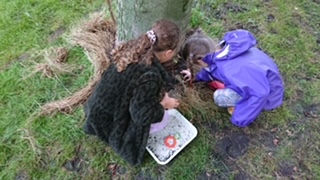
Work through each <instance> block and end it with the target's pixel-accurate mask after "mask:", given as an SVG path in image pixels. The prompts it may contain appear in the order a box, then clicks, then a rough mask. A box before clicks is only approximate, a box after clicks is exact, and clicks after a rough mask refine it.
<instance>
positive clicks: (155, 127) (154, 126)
mask: <svg viewBox="0 0 320 180" xmlns="http://www.w3.org/2000/svg"><path fill="white" fill-rule="evenodd" d="M168 122H169V114H168V112H167V110H165V111H164V115H163V118H162V120H161V121H160V122H158V123H153V124H151V127H150V131H149V133H150V134H151V133H154V132H157V131H160V130H161V129H163V128H164V127H166V126H167V124H168Z"/></svg>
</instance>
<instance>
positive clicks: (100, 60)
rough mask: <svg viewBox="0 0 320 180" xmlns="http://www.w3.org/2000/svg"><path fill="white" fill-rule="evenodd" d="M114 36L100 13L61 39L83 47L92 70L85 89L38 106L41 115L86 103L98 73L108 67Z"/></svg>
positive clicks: (109, 22) (64, 110)
mask: <svg viewBox="0 0 320 180" xmlns="http://www.w3.org/2000/svg"><path fill="white" fill-rule="evenodd" d="M115 35H116V26H115V24H114V23H113V21H110V20H108V19H106V17H105V16H104V14H103V13H94V14H93V15H91V16H90V18H89V20H86V21H83V22H81V23H79V25H77V26H76V27H74V28H73V29H72V30H71V32H70V34H69V35H67V36H66V37H65V38H66V40H67V41H68V42H69V43H70V44H71V45H73V46H80V47H81V48H83V50H84V52H85V54H86V55H87V57H88V60H89V61H90V62H91V63H92V65H93V67H94V72H93V75H92V77H91V78H90V81H89V82H88V84H87V86H86V87H84V88H83V89H81V90H79V91H78V92H75V93H74V94H73V95H71V96H70V97H66V98H63V99H61V100H57V101H53V102H49V103H46V104H44V105H43V106H42V107H41V112H40V114H41V115H50V114H53V113H55V112H57V111H60V112H65V113H70V112H71V111H72V110H73V109H74V108H75V107H77V106H78V105H80V104H83V103H84V102H85V101H86V100H87V98H88V97H89V96H90V94H91V92H92V90H93V87H94V86H95V84H96V82H97V81H98V80H99V78H100V77H101V74H102V72H103V71H104V70H105V69H106V68H107V67H108V66H109V64H110V58H109V57H108V52H111V50H112V48H113V47H114V44H115ZM45 67H47V66H45ZM61 70H64V69H61ZM47 71H50V70H47Z"/></svg>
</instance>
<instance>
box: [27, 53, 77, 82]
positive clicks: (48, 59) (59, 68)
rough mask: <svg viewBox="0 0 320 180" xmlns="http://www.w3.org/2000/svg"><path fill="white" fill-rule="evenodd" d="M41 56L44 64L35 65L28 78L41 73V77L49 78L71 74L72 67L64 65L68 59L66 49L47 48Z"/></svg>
mask: <svg viewBox="0 0 320 180" xmlns="http://www.w3.org/2000/svg"><path fill="white" fill-rule="evenodd" d="M41 54H42V55H43V59H44V62H42V63H35V67H34V71H33V72H32V73H31V74H30V76H31V75H33V74H35V73H38V72H42V75H44V76H45V77H49V78H51V77H53V76H54V75H58V74H61V73H71V72H72V70H73V67H72V66H71V65H68V64H66V63H65V62H66V60H67V57H68V49H67V48H64V47H55V48H49V49H46V50H45V51H43V52H42V53H41Z"/></svg>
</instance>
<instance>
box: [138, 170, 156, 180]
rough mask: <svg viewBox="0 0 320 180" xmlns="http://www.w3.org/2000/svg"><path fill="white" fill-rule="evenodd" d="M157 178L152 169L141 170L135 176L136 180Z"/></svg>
mask: <svg viewBox="0 0 320 180" xmlns="http://www.w3.org/2000/svg"><path fill="white" fill-rule="evenodd" d="M154 179H157V178H156V177H155V176H154V175H153V173H152V172H151V170H145V171H140V172H139V173H138V174H137V175H136V176H135V177H134V180H154Z"/></svg>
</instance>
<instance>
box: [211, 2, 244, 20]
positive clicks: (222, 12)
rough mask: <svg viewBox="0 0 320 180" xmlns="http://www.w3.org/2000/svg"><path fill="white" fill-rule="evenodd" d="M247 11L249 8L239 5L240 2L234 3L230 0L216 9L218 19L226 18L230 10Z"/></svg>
mask: <svg viewBox="0 0 320 180" xmlns="http://www.w3.org/2000/svg"><path fill="white" fill-rule="evenodd" d="M245 11H247V8H245V7H243V6H241V5H239V4H233V3H230V2H227V3H224V4H223V5H222V7H219V8H217V9H215V11H214V12H216V13H215V17H216V18H217V19H226V18H227V15H228V13H229V12H233V13H242V12H245Z"/></svg>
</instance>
